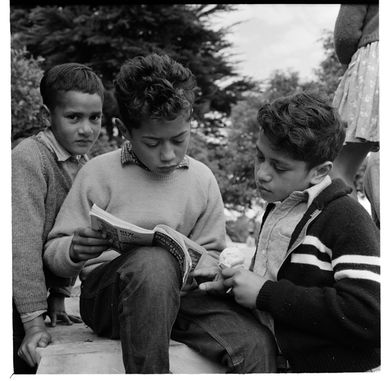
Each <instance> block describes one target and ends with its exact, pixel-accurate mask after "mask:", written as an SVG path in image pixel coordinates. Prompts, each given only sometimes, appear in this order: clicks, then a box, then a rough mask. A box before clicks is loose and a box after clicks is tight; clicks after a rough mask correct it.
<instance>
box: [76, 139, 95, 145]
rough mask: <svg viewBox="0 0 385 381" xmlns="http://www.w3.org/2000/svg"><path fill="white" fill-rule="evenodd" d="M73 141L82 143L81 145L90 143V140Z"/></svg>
mask: <svg viewBox="0 0 385 381" xmlns="http://www.w3.org/2000/svg"><path fill="white" fill-rule="evenodd" d="M75 143H77V144H82V145H85V144H91V143H92V140H76V141H75Z"/></svg>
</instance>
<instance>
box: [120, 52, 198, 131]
mask: <svg viewBox="0 0 385 381" xmlns="http://www.w3.org/2000/svg"><path fill="white" fill-rule="evenodd" d="M114 85H115V96H116V100H117V103H118V106H119V112H120V117H121V119H122V122H123V123H124V125H125V128H126V129H127V130H129V131H130V130H131V129H133V128H140V124H141V122H142V121H143V120H144V119H146V118H151V119H163V120H174V119H175V118H177V117H178V116H179V115H180V114H181V113H182V112H186V116H187V118H190V117H191V114H192V106H193V103H194V100H195V89H196V80H195V76H194V75H193V74H192V73H191V71H190V70H189V69H187V68H186V67H184V66H183V65H181V64H180V63H178V62H176V61H174V60H173V59H172V58H170V57H169V56H167V55H158V54H150V55H148V56H145V57H143V56H138V57H135V58H133V59H131V60H129V61H128V62H126V63H125V64H124V65H123V66H122V67H121V69H120V72H119V74H118V75H117V77H116V80H115V81H114Z"/></svg>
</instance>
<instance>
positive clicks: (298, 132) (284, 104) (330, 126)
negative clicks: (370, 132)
mask: <svg viewBox="0 0 385 381" xmlns="http://www.w3.org/2000/svg"><path fill="white" fill-rule="evenodd" d="M257 120H258V123H259V126H260V128H261V130H262V131H263V133H264V134H265V135H266V137H267V138H268V139H269V141H270V143H271V144H272V145H273V146H274V147H275V148H276V149H277V150H281V151H283V152H285V153H287V154H289V155H290V156H291V157H292V158H293V159H295V160H301V161H304V162H306V163H307V164H308V168H313V167H314V166H316V165H318V164H321V163H323V162H325V161H334V160H335V158H336V157H337V155H338V154H339V152H340V151H341V149H342V146H343V143H344V140H345V130H346V123H344V122H343V121H342V120H341V118H340V116H339V114H338V112H337V110H336V109H335V108H334V107H332V106H331V105H330V104H329V103H328V102H327V100H326V99H325V98H324V97H322V96H320V95H318V94H316V93H313V92H301V93H296V94H294V95H290V96H286V97H281V98H277V99H276V100H275V101H273V102H272V103H267V104H265V105H263V106H262V107H261V108H260V109H259V111H258V117H257Z"/></svg>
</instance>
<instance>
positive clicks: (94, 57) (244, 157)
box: [10, 4, 364, 240]
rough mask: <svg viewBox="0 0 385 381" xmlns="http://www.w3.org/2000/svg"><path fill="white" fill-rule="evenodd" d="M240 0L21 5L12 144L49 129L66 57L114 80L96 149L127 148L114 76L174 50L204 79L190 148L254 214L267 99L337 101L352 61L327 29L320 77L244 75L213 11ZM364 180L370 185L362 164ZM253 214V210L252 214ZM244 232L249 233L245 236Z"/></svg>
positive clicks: (14, 31) (15, 29) (237, 206)
mask: <svg viewBox="0 0 385 381" xmlns="http://www.w3.org/2000/svg"><path fill="white" fill-rule="evenodd" d="M235 7H236V6H235V5H231V4H211V5H210V4H203V5H202V4H201V5H199V4H162V5H155V4H131V5H130V6H124V5H119V6H117V5H113V4H112V5H95V6H91V5H68V6H58V5H52V6H50V5H47V6H26V5H24V6H22V7H21V6H12V4H11V8H10V11H11V12H10V20H11V35H12V40H11V45H12V46H11V48H12V52H11V59H12V62H11V74H12V75H11V92H12V94H11V98H12V145H13V146H14V145H15V144H17V143H18V142H19V141H20V139H23V138H25V137H27V136H29V135H32V134H34V133H36V132H37V131H38V130H39V129H41V128H42V127H43V124H42V120H41V117H40V113H39V110H40V105H41V100H40V95H39V81H40V78H41V76H42V74H43V71H44V70H45V69H47V68H48V67H50V66H52V65H55V64H59V63H63V62H69V61H74V62H80V63H84V64H86V65H89V66H91V67H92V68H93V69H94V70H95V71H96V72H97V73H98V74H99V75H100V76H101V78H102V80H103V83H104V85H105V88H106V97H105V102H104V106H103V113H104V117H103V129H102V133H101V135H100V137H99V140H98V141H97V143H96V144H95V146H94V147H93V149H92V152H91V156H96V155H99V154H101V153H104V152H108V151H110V150H113V149H116V148H118V147H120V145H121V143H122V137H121V135H120V134H119V131H118V130H117V129H116V128H115V127H114V123H113V120H114V117H118V116H119V115H118V110H117V106H116V102H115V99H114V94H113V78H114V77H115V75H116V73H117V72H118V70H119V68H120V66H121V65H122V64H123V63H124V62H125V61H126V60H127V59H129V58H132V57H134V56H136V55H145V54H148V53H151V52H158V53H166V54H169V55H170V56H171V57H172V58H174V59H176V60H177V61H179V62H181V63H182V64H184V65H186V66H187V67H189V68H190V69H191V70H192V72H193V73H194V74H195V75H196V77H197V82H198V94H197V95H198V96H197V102H196V105H195V107H194V122H193V129H192V139H191V144H190V149H189V152H188V153H189V154H190V155H191V156H193V157H195V158H197V159H198V160H201V161H203V162H204V163H206V164H207V165H208V166H209V167H210V168H211V169H212V170H213V172H214V174H215V176H216V178H217V180H218V183H219V186H220V189H221V192H222V195H223V200H224V202H225V205H226V207H227V208H229V209H232V210H237V211H239V212H240V213H241V214H242V213H245V211H246V210H247V208H249V207H254V208H257V209H258V207H262V206H263V201H262V200H261V199H260V198H259V197H258V195H257V194H256V190H255V185H254V173H253V164H254V147H255V142H256V137H257V133H258V125H257V121H256V116H257V111H258V109H259V107H260V106H261V105H262V104H263V103H265V102H267V101H271V100H273V99H274V98H276V97H278V96H283V95H288V94H291V93H293V92H296V91H299V90H315V91H319V92H322V93H324V94H325V95H326V96H327V97H328V98H329V99H330V100H332V97H333V94H334V91H335V90H336V88H337V85H338V82H339V79H340V77H341V75H342V74H343V68H342V66H341V65H340V64H339V62H338V60H337V57H336V55H335V52H334V47H333V38H332V32H331V31H324V33H323V35H322V36H320V39H321V41H322V47H323V50H324V59H323V61H322V62H321V63H320V65H319V67H317V68H314V73H315V80H312V81H308V82H301V81H300V79H299V73H298V72H295V71H275V72H272V73H271V75H270V77H269V78H268V79H267V80H265V81H255V80H253V79H252V78H248V77H245V76H241V75H239V74H238V73H237V72H236V70H235V69H234V66H233V64H232V63H231V62H230V57H229V56H228V54H227V53H225V51H228V48H229V47H231V44H230V43H229V42H228V40H227V39H226V36H227V35H228V33H229V29H224V28H222V29H219V30H214V29H213V28H212V25H211V23H210V18H211V17H212V16H213V15H214V14H218V13H220V12H231V11H233V10H234V9H235ZM363 169H364V166H363V168H362V169H361V171H360V173H359V174H358V176H357V181H356V185H357V188H358V190H359V191H360V190H361V188H362V185H361V184H362V171H363ZM242 218H243V217H242ZM242 240H243V238H242Z"/></svg>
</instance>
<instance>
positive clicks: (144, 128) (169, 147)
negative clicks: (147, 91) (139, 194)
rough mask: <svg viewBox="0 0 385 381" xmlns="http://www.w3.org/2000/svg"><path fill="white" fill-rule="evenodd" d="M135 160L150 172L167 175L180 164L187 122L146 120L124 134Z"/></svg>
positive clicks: (181, 118)
mask: <svg viewBox="0 0 385 381" xmlns="http://www.w3.org/2000/svg"><path fill="white" fill-rule="evenodd" d="M127 138H129V140H130V141H131V144H132V149H133V151H134V152H135V155H136V156H137V157H138V159H139V160H140V161H141V162H142V163H143V164H144V165H145V166H146V167H147V168H148V169H149V170H151V171H152V172H155V173H158V174H169V173H171V172H173V171H174V170H175V168H176V167H177V165H178V164H179V163H180V162H181V161H182V160H183V157H184V156H185V154H186V151H187V148H188V144H189V140H190V121H189V120H186V115H184V114H182V115H180V116H178V117H177V118H176V119H174V120H170V121H168V120H160V119H146V120H144V121H143V122H142V123H141V126H140V128H138V129H132V130H131V131H130V132H128V134H127Z"/></svg>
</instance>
